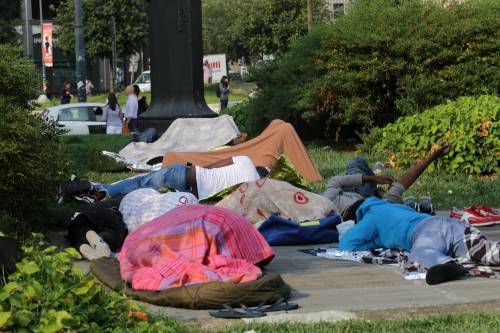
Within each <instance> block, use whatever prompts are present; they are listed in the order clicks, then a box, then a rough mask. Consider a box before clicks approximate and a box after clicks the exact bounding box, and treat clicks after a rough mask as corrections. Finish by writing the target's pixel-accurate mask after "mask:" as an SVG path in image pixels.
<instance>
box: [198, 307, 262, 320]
mask: <svg viewBox="0 0 500 333" xmlns="http://www.w3.org/2000/svg"><path fill="white" fill-rule="evenodd" d="M223 307H224V308H223V309H221V310H218V311H210V312H209V313H208V314H209V315H211V316H212V317H215V318H226V319H241V318H260V317H265V316H266V314H265V313H264V312H262V311H257V310H253V309H251V308H247V307H246V306H244V305H242V306H241V307H242V310H243V311H237V310H235V309H233V308H232V307H231V305H230V304H224V305H223Z"/></svg>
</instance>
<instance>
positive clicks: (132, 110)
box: [125, 85, 139, 132]
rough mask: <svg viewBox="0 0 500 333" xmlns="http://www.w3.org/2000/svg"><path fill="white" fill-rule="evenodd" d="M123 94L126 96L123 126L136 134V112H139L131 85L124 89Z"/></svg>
mask: <svg viewBox="0 0 500 333" xmlns="http://www.w3.org/2000/svg"><path fill="white" fill-rule="evenodd" d="M125 92H126V94H127V96H128V97H127V104H126V105H125V124H126V125H127V127H128V130H129V131H130V132H137V112H138V111H139V103H138V101H137V96H136V95H135V91H134V87H133V86H131V85H130V86H127V88H125Z"/></svg>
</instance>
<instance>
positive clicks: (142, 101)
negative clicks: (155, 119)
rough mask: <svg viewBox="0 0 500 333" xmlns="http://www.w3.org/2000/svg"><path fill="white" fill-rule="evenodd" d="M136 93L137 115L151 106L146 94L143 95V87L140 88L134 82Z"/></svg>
mask: <svg viewBox="0 0 500 333" xmlns="http://www.w3.org/2000/svg"><path fill="white" fill-rule="evenodd" d="M134 93H135V96H136V97H137V106H138V109H137V115H141V114H143V113H144V112H146V110H147V109H148V107H149V104H148V99H147V98H146V96H144V95H142V96H141V88H139V86H138V85H137V84H134Z"/></svg>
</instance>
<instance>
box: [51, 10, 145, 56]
mask: <svg viewBox="0 0 500 333" xmlns="http://www.w3.org/2000/svg"><path fill="white" fill-rule="evenodd" d="M74 8H75V2H74V0H66V1H63V2H61V3H60V4H59V6H57V7H56V8H55V10H56V22H57V24H58V28H57V31H56V33H57V34H58V40H59V42H58V46H59V47H60V48H62V49H63V50H64V51H65V52H66V53H67V54H71V55H73V54H74V49H75V36H74V33H75V23H74V22H75V16H74ZM83 8H84V19H83V20H84V26H85V47H86V55H87V57H89V58H94V59H95V58H99V57H107V58H111V55H112V33H111V18H112V17H115V20H116V46H117V54H118V57H120V58H126V57H128V56H130V55H132V54H134V53H137V52H139V51H140V50H141V49H142V48H143V47H144V46H145V45H146V42H147V36H148V30H149V26H148V15H147V1H146V0H106V1H102V0H85V1H84V5H83Z"/></svg>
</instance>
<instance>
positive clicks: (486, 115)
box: [367, 95, 500, 174]
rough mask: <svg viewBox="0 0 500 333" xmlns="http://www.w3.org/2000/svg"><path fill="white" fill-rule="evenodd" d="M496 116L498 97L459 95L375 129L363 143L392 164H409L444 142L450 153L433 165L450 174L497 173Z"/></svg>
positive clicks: (499, 128) (499, 141)
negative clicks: (390, 157) (391, 156)
mask: <svg viewBox="0 0 500 333" xmlns="http://www.w3.org/2000/svg"><path fill="white" fill-rule="evenodd" d="M499 118H500V97H498V96H487V95H486V96H480V97H478V98H472V97H461V98H459V99H458V100H457V101H455V102H448V103H447V104H443V105H438V106H436V107H433V108H431V109H429V110H426V111H425V112H422V113H420V114H418V115H414V116H407V117H402V118H399V119H398V120H397V121H396V122H395V123H394V124H390V125H388V126H387V127H385V128H383V129H375V130H374V131H373V132H372V134H371V135H370V136H368V137H367V139H368V142H367V144H368V145H369V146H371V147H373V149H374V150H375V151H378V152H385V153H389V154H394V155H395V156H394V162H395V163H397V164H400V165H403V166H409V165H411V164H413V163H415V160H417V159H419V158H422V157H423V156H425V154H427V153H428V152H429V150H430V149H431V148H432V147H433V144H435V143H437V142H442V141H448V142H449V143H450V145H451V152H450V154H449V155H447V156H446V157H444V158H441V159H439V160H438V161H436V162H435V163H436V166H437V167H439V168H443V169H446V170H447V171H448V172H450V173H453V174H456V173H469V174H491V173H498V172H500V166H499V164H498V161H499V160H500V119H499Z"/></svg>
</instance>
